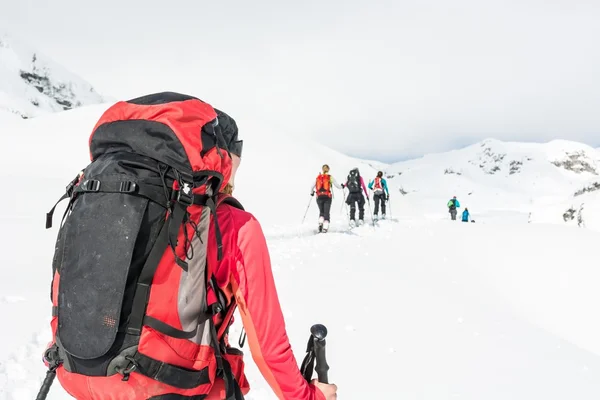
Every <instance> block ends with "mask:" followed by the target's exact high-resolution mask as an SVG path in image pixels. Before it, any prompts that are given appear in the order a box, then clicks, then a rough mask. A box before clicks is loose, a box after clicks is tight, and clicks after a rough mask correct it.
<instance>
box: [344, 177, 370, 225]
mask: <svg viewBox="0 0 600 400" xmlns="http://www.w3.org/2000/svg"><path fill="white" fill-rule="evenodd" d="M342 188H348V191H349V192H350V193H349V194H348V198H347V199H346V203H347V204H348V205H349V206H350V224H351V225H353V226H356V220H355V217H356V204H357V203H358V225H362V224H363V223H364V219H365V196H367V197H368V196H369V195H368V193H367V187H366V186H365V181H364V180H363V178H362V176H360V172H359V171H358V168H354V169H352V170H351V171H350V174H348V179H347V180H346V183H345V184H342ZM361 189H362V191H361ZM363 192H364V194H365V195H364V196H363Z"/></svg>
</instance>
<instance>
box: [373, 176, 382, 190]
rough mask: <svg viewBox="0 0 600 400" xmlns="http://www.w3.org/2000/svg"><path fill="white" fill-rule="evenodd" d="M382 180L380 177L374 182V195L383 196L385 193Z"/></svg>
mask: <svg viewBox="0 0 600 400" xmlns="http://www.w3.org/2000/svg"><path fill="white" fill-rule="evenodd" d="M381 179H382V178H380V177H378V176H377V177H375V179H374V181H373V193H374V194H381V193H383V184H382V183H381Z"/></svg>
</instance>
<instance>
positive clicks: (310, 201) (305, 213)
mask: <svg viewBox="0 0 600 400" xmlns="http://www.w3.org/2000/svg"><path fill="white" fill-rule="evenodd" d="M312 200H313V196H310V199H309V201H308V207H306V211H305V212H304V218H302V223H304V220H305V219H306V215H307V214H308V209H309V208H310V205H311V204H312Z"/></svg>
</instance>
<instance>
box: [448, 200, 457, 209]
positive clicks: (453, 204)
mask: <svg viewBox="0 0 600 400" xmlns="http://www.w3.org/2000/svg"><path fill="white" fill-rule="evenodd" d="M448 208H449V209H450V211H454V210H456V199H450V201H449V202H448Z"/></svg>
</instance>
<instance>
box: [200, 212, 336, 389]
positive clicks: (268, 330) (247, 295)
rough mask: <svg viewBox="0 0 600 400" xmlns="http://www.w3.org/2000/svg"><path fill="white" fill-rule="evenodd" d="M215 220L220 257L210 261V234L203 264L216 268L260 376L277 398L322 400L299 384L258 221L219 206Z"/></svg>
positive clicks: (212, 255) (213, 251)
mask: <svg viewBox="0 0 600 400" xmlns="http://www.w3.org/2000/svg"><path fill="white" fill-rule="evenodd" d="M217 217H218V219H219V225H220V226H221V230H222V232H223V259H222V260H221V262H219V263H217V262H216V240H215V238H214V234H212V232H211V233H209V242H208V256H209V258H208V260H209V262H211V263H214V264H213V265H216V266H217V267H216V268H215V277H216V278H217V282H218V284H219V286H220V287H222V288H228V289H229V290H230V291H233V292H234V293H235V294H236V302H237V303H238V308H239V311H240V315H241V317H242V322H243V324H244V328H245V330H246V333H247V335H248V344H249V346H250V351H251V353H252V357H253V359H254V361H255V362H256V364H257V366H258V368H259V370H260V371H261V373H262V375H263V377H264V378H265V379H266V380H267V382H268V383H269V385H270V386H271V388H272V389H273V391H274V392H275V394H276V395H277V396H278V397H279V398H280V399H287V400H317V399H319V400H324V396H323V394H322V393H321V392H320V391H319V390H316V388H315V387H314V386H312V385H309V384H308V383H307V382H306V381H305V380H304V378H303V377H302V374H301V373H300V370H299V368H298V363H297V361H296V359H295V357H294V354H293V353H292V349H291V345H290V343H289V339H288V336H287V333H286V330H285V322H284V318H283V313H282V311H281V306H280V304H279V299H278V296H277V290H276V288H275V281H274V279H273V273H272V271H271V261H270V257H269V251H268V248H267V243H266V240H265V237H264V234H263V232H262V229H261V227H260V225H259V223H258V221H257V220H256V219H255V218H254V217H253V216H252V215H251V214H250V213H247V212H245V211H242V210H239V209H236V208H234V207H231V206H229V205H223V206H221V207H219V209H218V211H217ZM211 228H212V225H211Z"/></svg>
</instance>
